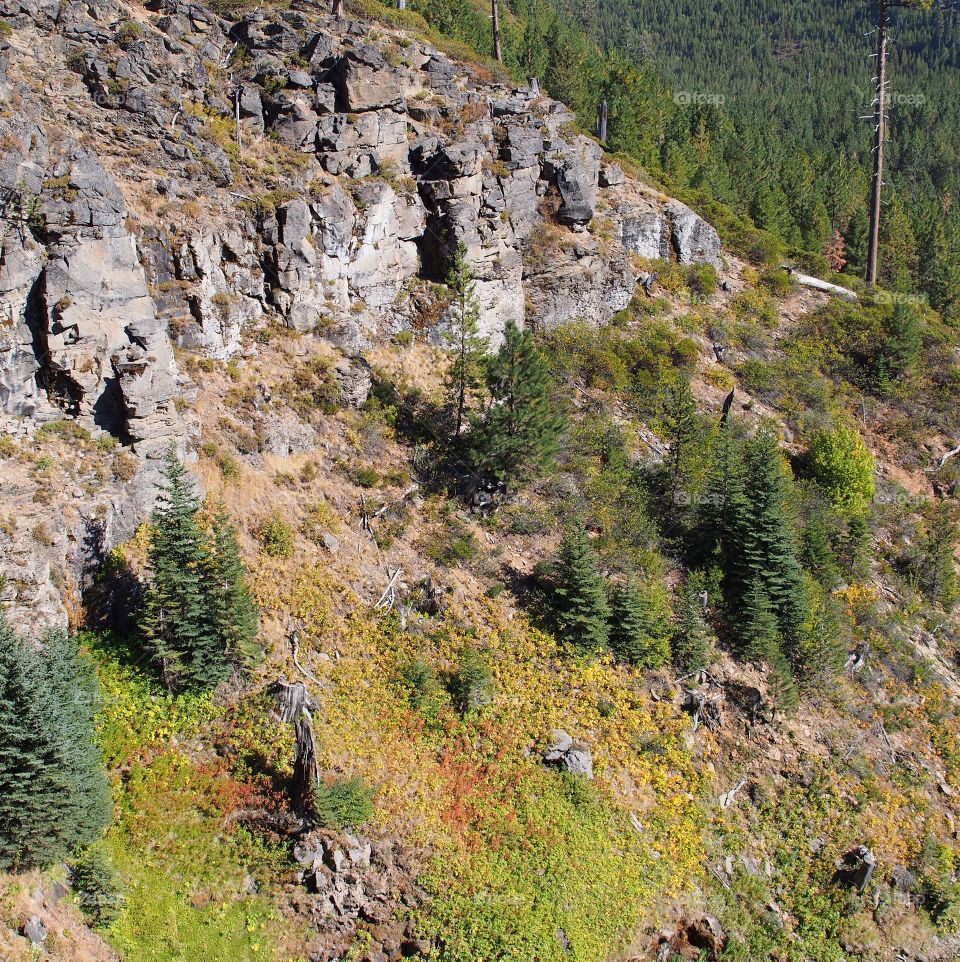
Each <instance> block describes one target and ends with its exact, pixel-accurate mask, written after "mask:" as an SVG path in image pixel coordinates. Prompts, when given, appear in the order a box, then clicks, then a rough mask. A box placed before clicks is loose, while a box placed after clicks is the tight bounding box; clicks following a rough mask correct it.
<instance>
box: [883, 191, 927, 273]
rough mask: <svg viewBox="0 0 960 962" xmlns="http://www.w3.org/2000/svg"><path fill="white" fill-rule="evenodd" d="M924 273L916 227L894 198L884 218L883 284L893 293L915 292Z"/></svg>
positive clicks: (896, 198)
mask: <svg viewBox="0 0 960 962" xmlns="http://www.w3.org/2000/svg"><path fill="white" fill-rule="evenodd" d="M919 269H920V255H919V253H918V251H917V238H916V237H915V236H914V233H913V225H912V224H911V222H910V217H909V215H908V214H907V212H906V210H905V208H904V206H903V204H902V203H901V202H900V199H899V198H898V197H896V196H894V197H893V199H892V201H891V203H890V207H889V209H888V210H885V211H884V213H883V216H882V217H881V218H880V267H879V272H878V280H879V282H880V283H881V284H882V285H883V286H884V287H886V288H887V289H888V290H891V291H912V290H913V289H914V278H915V277H917V275H918V272H919Z"/></svg>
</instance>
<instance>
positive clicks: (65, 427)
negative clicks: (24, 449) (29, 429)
mask: <svg viewBox="0 0 960 962" xmlns="http://www.w3.org/2000/svg"><path fill="white" fill-rule="evenodd" d="M36 436H37V440H38V441H46V440H48V439H49V438H62V439H63V440H64V441H80V442H83V441H89V440H90V432H89V431H88V430H87V429H86V428H85V427H84V426H83V425H82V424H80V423H79V422H77V421H74V420H72V419H70V418H63V419H61V420H59V421H49V422H48V423H47V424H42V425H40V427H39V428H37V435H36Z"/></svg>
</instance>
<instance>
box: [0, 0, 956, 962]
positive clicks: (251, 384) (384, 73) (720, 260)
mask: <svg viewBox="0 0 960 962" xmlns="http://www.w3.org/2000/svg"><path fill="white" fill-rule="evenodd" d="M0 15H2V16H3V17H4V18H5V19H3V20H2V21H0V35H2V39H0V57H2V60H0V65H2V71H3V74H2V81H0V101H2V105H0V106H2V109H0V191H2V205H3V206H2V230H3V234H2V255H0V306H2V308H3V318H4V320H0V407H2V412H3V413H2V415H0V427H2V436H0V464H2V467H3V493H4V498H3V503H2V506H0V572H2V578H0V600H2V602H3V618H4V620H5V621H6V622H8V623H9V624H10V625H11V626H12V627H13V628H14V629H16V631H17V632H18V633H19V636H15V635H14V633H13V632H12V631H10V630H8V629H7V628H6V627H5V626H3V625H0V673H2V674H0V679H2V685H0V723H2V724H0V735H2V736H3V737H4V739H5V741H4V743H3V744H2V745H0V749H2V750H0V783H2V784H3V785H4V786H5V787H6V786H7V781H4V779H7V780H9V785H10V786H11V788H10V790H9V798H13V797H14V794H13V789H14V788H15V789H16V790H17V791H18V792H20V791H27V789H29V787H30V786H29V785H28V786H27V789H24V781H23V778H22V777H20V776H19V775H17V773H18V772H22V771H25V770H26V768H25V766H23V765H21V762H20V761H19V759H18V754H17V753H18V752H20V753H22V754H23V755H24V756H27V755H28V754H29V753H30V752H32V751H34V750H35V747H34V744H35V743H34V742H31V741H30V740H29V739H28V738H26V737H21V735H20V729H19V728H18V723H19V721H20V717H19V716H20V714H22V715H23V716H24V717H26V718H28V720H30V721H31V723H32V722H34V721H36V719H35V715H36V712H34V711H33V710H32V709H31V710H30V711H25V712H18V710H17V707H16V706H17V705H18V702H17V698H18V697H21V692H22V689H23V688H29V686H25V685H22V678H21V676H22V677H25V678H27V679H28V680H30V679H34V680H36V679H41V681H35V682H34V684H35V687H36V688H37V689H38V690H37V699H38V701H37V702H36V704H37V705H40V704H41V701H40V700H39V699H41V698H48V697H49V694H48V692H47V691H46V690H40V689H42V688H43V684H42V678H43V674H42V671H40V670H39V669H31V670H32V671H33V674H32V675H31V674H29V672H27V671H26V669H22V668H21V667H20V666H21V665H23V664H26V663H27V662H28V661H29V658H30V657H31V656H32V655H33V654H35V653H36V652H37V651H41V652H43V651H48V650H50V651H52V650H54V649H55V647H56V646H55V642H54V641H53V640H51V636H49V635H46V636H44V635H43V629H44V628H46V627H47V626H51V625H53V626H66V627H68V628H69V629H70V630H71V631H73V632H74V633H75V634H76V635H77V636H78V638H79V642H80V644H81V646H82V648H83V652H84V655H83V659H86V660H85V661H84V664H87V663H91V664H92V665H93V666H94V667H95V669H96V675H97V678H98V681H99V688H100V697H99V698H97V697H95V696H93V695H91V696H90V697H89V698H88V696H87V694H85V693H83V692H81V691H80V690H79V689H78V690H77V692H76V697H75V698H73V699H72V700H71V701H70V704H69V705H67V704H64V705H62V706H61V707H62V709H63V710H62V712H61V711H60V710H58V709H57V706H56V705H54V710H53V711H52V712H51V715H52V716H56V717H51V718H50V719H49V720H50V728H51V730H58V731H59V730H60V729H59V728H57V727H56V726H57V725H59V724H60V722H61V716H63V717H68V718H70V719H74V718H80V719H82V716H83V713H84V712H85V711H86V712H88V713H89V715H90V716H91V717H92V718H93V719H94V720H95V740H96V744H97V746H98V748H99V750H100V752H101V753H102V758H103V764H104V766H105V768H106V772H107V774H108V775H109V779H110V785H111V789H112V818H111V819H110V825H109V827H108V828H107V829H106V831H105V833H103V834H102V837H101V836H100V835H99V833H98V835H97V837H96V838H91V839H88V840H87V841H89V843H90V844H84V845H82V846H81V848H80V849H79V850H76V851H74V850H73V849H72V848H68V849H65V850H63V851H62V852H61V853H60V854H59V856H58V857H57V858H56V859H53V860H52V861H53V863H54V864H40V865H33V864H32V863H31V862H30V860H29V858H27V859H26V861H25V862H24V861H18V859H20V858H21V855H17V856H15V857H13V858H11V857H10V856H9V854H8V853H9V852H10V851H18V849H17V845H18V843H17V840H16V839H15V838H14V839H11V835H12V834H15V831H14V832H11V830H10V829H9V828H8V827H5V826H2V825H0V865H2V866H4V867H5V868H6V869H9V871H7V872H4V873H0V949H2V951H3V952H4V953H5V955H4V958H6V957H7V956H9V957H10V958H12V959H18V960H19V959H21V958H22V959H24V960H26V959H32V958H43V959H45V960H51V962H67V960H70V962H75V960H87V959H89V960H104V962H106V960H111V962H113V960H118V959H120V960H125V962H175V960H176V962H205V960H208V959H216V960H218V962H241V960H243V962H252V960H256V959H264V960H271V962H273V960H276V962H294V960H297V962H300V960H310V962H327V960H330V962H332V960H335V959H354V960H361V959H362V960H369V962H380V960H388V959H389V960H394V959H400V958H431V959H438V960H443V962H481V960H494V959H498V960H501V959H502V960H524V962H527V960H531V959H536V960H541V962H548V960H557V962H559V960H562V959H576V960H583V962H587V960H590V962H601V960H624V962H626V960H634V962H640V960H643V962H653V960H657V962H665V960H671V962H672V960H675V959H677V958H679V959H690V960H693V959H708V960H714V962H717V960H720V959H723V960H759V959H778V960H791V962H793V960H797V962H799V960H801V959H802V960H807V959H813V960H817V962H840V960H846V959H851V960H853V959H856V960H862V962H867V960H871V962H880V960H888V959H892V958H898V959H903V960H916V962H920V960H926V962H939V960H943V962H946V960H949V959H954V958H956V957H957V956H958V953H960V936H958V934H957V933H958V931H960V844H958V836H957V829H956V824H955V819H956V817H957V810H956V798H957V794H956V793H957V792H958V791H960V715H958V712H957V707H956V699H957V698H958V697H960V674H958V649H960V631H958V625H957V620H956V603H957V601H958V597H957V595H958V590H957V575H956V570H955V557H954V556H955V551H956V528H955V524H954V519H955V515H956V491H957V478H958V476H957V467H956V464H957V461H955V460H954V459H953V458H951V457H945V456H946V455H948V453H949V452H950V451H951V450H952V449H953V448H955V447H956V445H957V440H958V439H957V438H956V436H955V432H956V425H955V417H956V411H957V409H958V403H960V348H958V339H957V336H956V331H955V330H954V329H952V328H951V327H949V326H948V325H947V324H946V323H945V322H944V320H943V318H942V317H941V316H939V315H938V314H936V313H935V312H934V311H933V310H931V309H930V308H928V307H927V306H926V305H925V304H923V303H921V302H919V301H918V299H916V298H914V297H911V296H909V295H906V294H903V293H891V292H887V291H885V290H878V291H867V290H864V289H863V288H862V285H860V284H858V282H857V281H856V279H854V278H850V277H847V276H844V275H835V274H830V273H829V272H828V271H827V270H826V269H825V268H824V270H823V271H822V273H823V275H824V277H825V278H826V279H827V280H828V281H830V282H832V283H842V284H844V285H846V286H847V287H848V288H850V289H851V290H852V293H851V294H850V298H851V299H849V300H846V299H842V298H837V297H831V296H829V295H828V294H826V293H824V292H822V291H818V290H814V289H811V288H810V287H809V286H806V285H805V284H804V283H801V282H800V281H798V279H797V275H796V274H788V272H786V271H785V270H783V269H782V268H780V266H779V258H776V257H774V256H772V255H775V254H776V253H778V252H777V251H771V250H768V249H756V250H754V251H753V253H754V259H753V262H751V263H748V262H747V261H745V260H743V259H742V258H741V257H738V256H734V255H733V254H731V253H730V252H729V251H726V250H722V249H721V245H720V240H719V236H718V233H717V231H716V230H715V229H714V227H713V226H711V224H710V223H708V222H707V220H705V219H703V217H701V216H700V215H698V214H697V213H696V212H694V211H693V210H692V209H691V208H690V207H688V206H687V205H685V204H683V203H681V202H680V201H678V200H675V199H672V198H670V197H668V196H665V195H664V194H663V193H661V192H660V191H659V190H657V189H656V188H654V187H652V186H650V185H649V184H648V183H646V182H645V181H644V179H643V177H642V175H641V172H640V171H639V170H638V169H636V168H634V167H633V165H632V164H631V163H630V161H629V159H627V158H625V157H623V156H617V157H614V156H611V155H609V154H606V153H604V151H603V149H602V147H601V145H600V144H598V143H597V142H596V141H595V140H594V139H593V138H591V137H589V136H586V135H585V134H584V133H582V132H581V131H580V130H579V128H578V126H577V124H576V120H575V117H574V114H573V113H572V111H571V110H570V109H569V108H568V107H566V106H564V105H563V104H562V103H560V102H559V101H557V100H553V99H551V98H550V97H548V96H545V95H544V94H543V93H541V91H540V90H539V89H538V88H537V86H536V85H535V84H524V85H522V86H518V85H517V84H516V83H514V82H513V81H511V78H510V77H509V76H508V74H507V73H506V72H505V71H504V70H503V68H502V67H501V66H500V65H498V64H496V63H490V62H486V61H484V60H483V59H482V58H480V57H478V56H477V55H476V54H475V53H474V52H473V51H471V50H470V49H469V48H467V47H466V46H464V45H462V44H460V43H457V42H453V41H450V40H449V39H445V38H444V37H443V36H442V35H441V34H439V33H436V32H434V31H433V30H431V28H430V27H429V26H428V25H427V22H426V21H425V20H424V19H422V17H421V16H420V15H419V14H417V13H413V12H409V11H398V10H394V9H392V8H387V7H381V6H380V5H378V4H376V3H365V4H363V5H362V6H361V5H357V6H355V7H354V6H349V5H348V11H347V14H346V15H344V16H342V17H332V16H329V15H327V13H326V10H325V8H324V9H321V8H320V6H319V5H317V4H314V3H306V2H296V0H295V2H293V3H290V4H264V5H262V6H261V7H257V8H256V9H252V5H248V4H229V3H211V4H209V5H208V6H204V5H203V4H194V3H189V2H180V0H155V2H151V3H147V4H143V5H141V4H125V3H120V2H114V0H102V2H101V0H97V2H91V3H83V4H58V3H55V2H43V0H41V2H35V0H20V2H16V0H15V2H9V3H4V4H0ZM798 266H801V267H802V268H803V269H805V270H811V269H813V268H815V267H817V266H818V265H816V264H814V265H813V268H811V265H810V263H809V259H803V258H800V259H799V265H798ZM841 293H842V289H841ZM471 317H472V318H474V319H475V324H472V323H471V322H470V318H471ZM514 322H516V323H517V324H519V325H520V326H521V327H522V328H524V329H525V330H528V331H532V332H533V338H532V339H530V338H526V337H525V335H523V334H522V333H520V332H518V331H517V329H516V328H515V327H514ZM458 365H459V366H458ZM458 379H459V381H458ZM458 383H459V384H462V385H463V388H462V391H460V393H459V394H458V389H457V388H458ZM458 400H459V402H460V408H462V409H463V410H462V411H460V410H458ZM460 413H462V414H464V417H463V418H459V417H458V414H460ZM504 425H505V427H504ZM177 457H179V459H181V460H182V461H183V462H185V463H186V464H187V465H188V467H189V472H190V474H189V477H190V478H192V479H193V483H195V484H196V485H197V490H198V491H199V492H200V493H201V494H202V496H203V505H202V507H200V508H199V509H198V510H196V511H194V510H193V509H192V508H189V506H188V508H187V509H184V511H183V513H182V514H181V515H180V516H172V515H170V514H166V515H164V514H162V513H161V514H156V513H155V514H153V515H151V511H152V510H153V511H156V510H157V504H158V502H157V492H158V482H160V483H161V484H165V485H167V487H168V488H169V485H170V483H171V481H170V477H171V471H172V470H175V469H171V467H170V465H171V463H173V464H174V465H175V464H177ZM164 459H166V460H164ZM957 460H960V459H957ZM163 504H164V501H163V499H162V498H161V500H160V502H159V506H160V510H161V511H162V510H163ZM187 515H189V519H188V520H189V525H194V524H195V525H196V529H192V528H190V527H189V525H186V528H187V529H189V530H188V534H189V531H190V530H196V531H199V532H204V533H206V532H208V531H210V532H212V533H213V535H214V536H215V535H216V533H217V532H220V533H222V532H223V531H224V530H226V528H225V526H224V522H223V520H222V519H223V518H224V517H226V518H228V519H229V523H230V525H229V526H227V527H229V528H230V531H233V530H234V529H235V531H236V538H237V543H238V545H239V549H240V555H241V556H242V559H243V561H244V562H245V566H246V570H247V582H248V583H249V585H250V588H251V590H252V594H253V597H254V598H255V600H256V603H257V606H258V608H259V623H258V628H257V634H256V648H257V649H258V654H257V657H256V658H254V659H252V660H247V659H243V658H240V657H239V656H237V657H235V658H233V660H232V662H231V669H232V667H233V665H236V666H237V670H236V671H235V672H233V671H232V670H231V671H229V672H227V674H228V675H229V677H226V680H224V681H221V682H220V683H219V684H216V685H214V684H209V685H194V686H190V685H186V684H182V683H181V680H180V679H178V675H177V668H178V665H177V663H176V659H175V658H171V657H170V653H169V651H162V650H161V649H160V648H159V647H158V645H157V644H156V639H157V638H158V637H161V636H162V629H161V630H158V629H157V628H156V624H155V623H151V618H152V617H154V615H155V613H156V610H157V609H156V606H155V600H156V590H157V589H156V585H157V583H158V579H159V578H160V577H161V574H162V572H161V571H160V570H159V569H160V565H159V563H158V561H162V560H163V559H162V558H161V556H160V555H159V554H158V547H157V546H158V544H161V543H162V542H163V539H164V536H166V537H167V538H168V539H171V538H172V539H173V540H174V541H175V539H176V537H177V536H178V532H181V533H182V530H184V524H183V523H182V522H183V518H184V517H185V516H187ZM163 519H166V521H167V522H168V523H169V528H168V530H162V528H163ZM151 522H152V523H151ZM174 522H176V523H174ZM230 526H232V527H230ZM231 537H232V535H231ZM228 540H229V539H228ZM215 554H216V552H215V551H214V552H212V553H211V554H208V555H205V556H203V557H200V555H197V557H200V561H199V562H197V561H196V560H195V559H194V560H190V559H188V561H187V562H185V563H181V564H179V567H178V565H177V564H174V565H169V566H168V574H169V573H170V572H169V569H170V568H173V569H174V570H173V575H174V576H177V575H183V574H184V573H188V572H189V570H192V569H193V568H194V567H199V569H201V570H202V571H205V570H206V568H205V567H204V566H205V565H207V564H209V563H210V558H211V557H213V556H214V555H215ZM214 580H216V579H214ZM177 583H178V584H179V583H183V584H188V581H184V582H177ZM205 590H206V589H205ZM151 592H153V594H151ZM204 597H205V598H207V597H220V596H218V595H209V596H207V595H205V596H204ZM151 605H154V607H151ZM168 610H169V609H168ZM232 627H233V628H235V629H236V633H238V634H239V633H240V629H239V628H238V627H237V626H236V625H234V626H232ZM164 637H165V636H164ZM11 653H15V654H16V656H17V658H19V659H21V660H16V658H14V657H13V655H12V654H11ZM230 654H231V656H233V655H235V654H236V652H235V651H234V650H232V649H231V650H230ZM58 657H59V656H58ZM83 659H82V660H83ZM171 664H172V668H171ZM11 665H12V666H14V667H13V668H11V667H9V666H11ZM179 667H182V666H179ZM18 672H20V673H21V674H20V675H18V674H17V673H18ZM181 677H182V676H181ZM220 677H223V676H220ZM18 685H19V686H20V687H18ZM298 697H299V698H301V699H302V700H301V701H298V700H297V699H298ZM42 704H44V705H45V704H47V702H43V703H42ZM24 724H26V723H24ZM40 727H41V728H42V727H43V726H40ZM64 730H66V729H64ZM307 732H309V735H310V737H309V739H307V737H306V733H307ZM8 733H12V734H8ZM7 740H9V744H10V745H12V746H13V751H12V752H11V751H9V750H8V749H9V746H8V744H7ZM36 740H37V739H35V741H36ZM308 744H309V745H310V748H311V750H312V753H313V754H310V752H309V751H307V750H306V749H305V746H306V745H308ZM60 757H61V756H60V755H58V754H56V752H54V753H53V754H52V755H51V756H50V758H53V759H54V761H53V762H50V760H49V758H48V759H47V762H46V768H47V769H48V770H49V769H50V768H51V767H52V768H54V769H55V768H56V759H58V758H60ZM10 758H12V759H13V761H12V762H11V761H9V760H8V759H10ZM18 766H20V767H19V768H18ZM38 771H39V772H40V773H41V775H43V774H44V766H40V767H39V768H38ZM11 772H13V775H11V774H10V773H11ZM304 773H306V775H305V774H304ZM315 775H316V776H317V777H316V778H315V777H314V776H315ZM35 777H36V779H37V782H38V783H39V782H40V780H41V777H40V775H37V776H35ZM65 785H66V782H65ZM37 791H38V792H39V788H38V789H37ZM63 791H64V792H66V791H68V787H64V788H63ZM28 794H29V793H28ZM25 797H26V796H25ZM4 804H5V803H4V802H3V800H2V799H0V810H2V811H4V812H7V811H8V809H4V808H3V805H4ZM7 804H8V803H7ZM4 817H5V818H7V819H8V820H9V823H10V824H11V825H12V824H13V822H14V817H15V813H8V815H6V816H4ZM19 817H20V816H19V815H16V818H19ZM70 817H72V815H71V813H70V812H67V806H66V805H64V814H63V815H62V818H63V819H64V820H65V821H66V820H67V819H69V818H70ZM50 834H51V835H54V834H56V833H55V832H54V831H53V829H52V828H51V830H50Z"/></svg>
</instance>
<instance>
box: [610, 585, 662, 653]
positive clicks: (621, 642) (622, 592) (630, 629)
mask: <svg viewBox="0 0 960 962" xmlns="http://www.w3.org/2000/svg"><path fill="white" fill-rule="evenodd" d="M610 608H611V618H610V647H611V649H612V650H613V652H614V654H615V655H616V656H617V657H618V658H620V659H621V660H622V661H626V662H629V663H630V664H631V665H635V666H636V667H637V668H660V667H661V666H662V665H665V664H667V662H669V661H670V636H671V635H672V633H673V630H672V625H671V623H670V608H669V605H668V604H667V601H666V598H665V596H664V594H663V592H662V591H657V590H656V589H655V588H654V586H653V585H650V584H645V583H644V582H642V581H641V580H640V579H639V578H638V577H636V576H632V577H630V578H628V579H627V581H626V583H625V584H623V585H620V586H618V587H617V588H616V590H615V591H614V592H613V596H612V598H611V604H610Z"/></svg>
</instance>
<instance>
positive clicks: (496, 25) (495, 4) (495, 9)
mask: <svg viewBox="0 0 960 962" xmlns="http://www.w3.org/2000/svg"><path fill="white" fill-rule="evenodd" d="M490 6H491V13H490V19H491V20H492V21H493V55H494V56H495V57H496V58H497V60H499V61H500V63H503V47H502V46H501V43H500V3H499V0H490Z"/></svg>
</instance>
